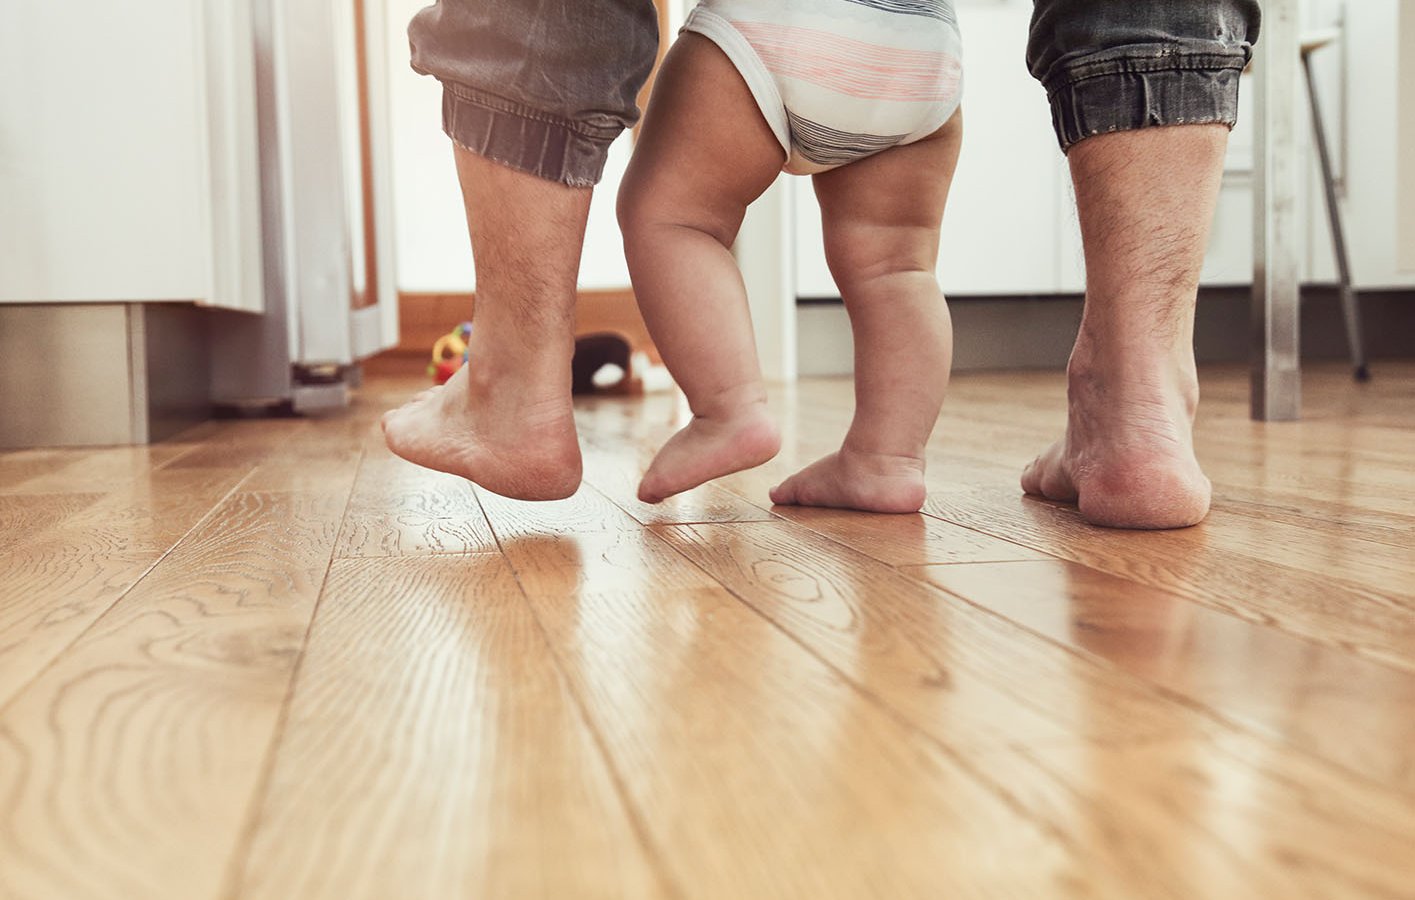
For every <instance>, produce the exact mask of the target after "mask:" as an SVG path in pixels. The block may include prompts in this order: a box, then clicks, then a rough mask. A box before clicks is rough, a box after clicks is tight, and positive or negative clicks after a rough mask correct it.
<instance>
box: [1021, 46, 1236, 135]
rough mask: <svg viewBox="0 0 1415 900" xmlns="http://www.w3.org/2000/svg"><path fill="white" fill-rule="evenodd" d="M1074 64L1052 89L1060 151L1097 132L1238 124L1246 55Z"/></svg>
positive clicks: (1162, 55) (1150, 55) (1152, 55)
mask: <svg viewBox="0 0 1415 900" xmlns="http://www.w3.org/2000/svg"><path fill="white" fill-rule="evenodd" d="M1107 56H1108V57H1109V58H1106V59H1098V60H1094V61H1083V62H1080V63H1078V64H1073V65H1071V66H1068V67H1067V69H1066V71H1065V73H1064V74H1063V75H1062V76H1061V77H1059V78H1056V79H1055V80H1054V83H1053V84H1048V85H1047V88H1048V90H1047V96H1048V99H1049V100H1050V101H1051V116H1052V124H1053V125H1054V126H1055V128H1056V136H1057V140H1058V141H1059V143H1060V144H1061V149H1062V151H1063V152H1064V151H1068V150H1070V149H1071V147H1072V146H1073V145H1074V144H1076V143H1077V142H1079V141H1083V140H1085V139H1086V138H1088V137H1094V136H1096V135H1098V134H1109V133H1111V132H1115V131H1129V130H1133V129H1136V128H1148V127H1151V126H1162V125H1201V124H1222V125H1226V126H1228V127H1229V128H1232V127H1233V125H1234V123H1235V122H1237V121H1238V77H1239V75H1240V74H1242V71H1243V66H1244V65H1245V64H1246V63H1247V55H1246V54H1245V53H1243V52H1241V51H1240V52H1236V53H1234V54H1233V55H1231V56H1230V55H1228V54H1214V53H1199V54H1184V53H1173V52H1171V53H1166V52H1164V51H1160V52H1159V53H1156V52H1154V51H1149V52H1147V53H1145V54H1143V55H1139V56H1123V55H1111V54H1107Z"/></svg>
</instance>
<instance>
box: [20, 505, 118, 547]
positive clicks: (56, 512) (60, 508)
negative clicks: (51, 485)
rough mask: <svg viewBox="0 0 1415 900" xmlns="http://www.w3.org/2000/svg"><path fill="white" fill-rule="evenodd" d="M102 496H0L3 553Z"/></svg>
mask: <svg viewBox="0 0 1415 900" xmlns="http://www.w3.org/2000/svg"><path fill="white" fill-rule="evenodd" d="M103 496H104V495H103V494H101V493H96V494H0V552H3V551H4V550H5V549H6V548H7V547H11V546H13V545H15V544H18V543H20V542H21V541H26V540H29V539H31V538H33V537H34V536H35V535H36V534H38V533H40V532H42V531H44V530H45V529H46V528H48V527H49V526H51V525H55V524H57V523H59V522H62V521H64V519H66V518H68V517H69V516H71V515H73V514H74V513H76V512H78V511H79V510H81V509H83V508H84V507H86V506H92V505H93V504H94V503H95V502H96V501H98V500H101V499H102V498H103Z"/></svg>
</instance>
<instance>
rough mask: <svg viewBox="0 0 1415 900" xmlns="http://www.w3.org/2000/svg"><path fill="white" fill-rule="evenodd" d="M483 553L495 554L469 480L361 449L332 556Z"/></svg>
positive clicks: (375, 450) (493, 540)
mask: <svg viewBox="0 0 1415 900" xmlns="http://www.w3.org/2000/svg"><path fill="white" fill-rule="evenodd" d="M488 551H490V552H495V551H496V538H495V536H494V535H493V534H492V531H491V527H490V526H489V525H488V524H487V521H486V516H485V515H483V514H482V509H481V504H480V503H479V502H478V501H477V497H476V494H475V493H474V492H473V490H472V485H471V483H470V482H468V481H467V480H466V479H464V478H457V477H456V476H453V475H447V474H444V473H442V472H433V471H430V470H428V469H423V468H420V467H418V466H415V465H413V464H412V463H409V462H405V461H403V460H401V459H399V458H397V457H396V456H393V455H392V454H391V453H389V452H388V451H387V450H386V449H383V448H369V449H367V450H366V451H365V455H364V458H363V461H362V463H361V464H360V465H359V474H358V478H357V480H356V481H355V483H354V492H353V496H352V497H351V498H350V500H349V510H348V513H347V515H346V516H345V517H344V529H343V531H342V533H341V534H340V535H339V546H338V549H337V551H336V554H337V555H338V556H341V557H371V556H414V555H420V554H436V553H484V552H488Z"/></svg>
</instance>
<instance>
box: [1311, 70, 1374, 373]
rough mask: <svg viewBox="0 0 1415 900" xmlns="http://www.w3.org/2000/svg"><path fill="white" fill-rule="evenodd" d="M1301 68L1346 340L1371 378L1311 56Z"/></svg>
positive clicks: (1356, 364)
mask: <svg viewBox="0 0 1415 900" xmlns="http://www.w3.org/2000/svg"><path fill="white" fill-rule="evenodd" d="M1302 71H1303V73H1304V74H1305V75H1306V78H1307V97H1308V99H1309V100H1310V102H1311V105H1312V131H1313V132H1314V134H1315V136H1316V141H1317V158H1318V160H1319V161H1320V162H1321V166H1322V187H1323V188H1325V193H1326V203H1327V219H1328V220H1329V221H1330V223H1331V243H1332V251H1333V254H1334V255H1335V256H1336V271H1337V275H1338V276H1339V277H1340V279H1341V283H1340V292H1341V312H1342V315H1343V316H1344V317H1345V319H1346V343H1347V346H1348V347H1350V349H1351V368H1352V370H1353V372H1354V373H1355V375H1356V380H1357V381H1368V380H1370V377H1371V371H1370V369H1368V368H1366V350H1365V342H1364V341H1362V339H1361V310H1360V308H1358V307H1357V305H1356V292H1355V291H1353V290H1352V288H1351V264H1350V262H1349V261H1348V259H1347V256H1346V234H1345V232H1343V231H1342V227H1341V213H1340V211H1339V210H1338V209H1337V205H1336V180H1335V178H1334V177H1333V175H1332V170H1331V152H1330V151H1329V150H1328V149H1327V130H1326V127H1325V126H1324V125H1323V124H1322V111H1321V106H1320V104H1319V103H1318V101H1317V85H1316V81H1315V80H1314V79H1313V78H1312V59H1311V57H1310V56H1309V55H1308V54H1306V53H1304V54H1302Z"/></svg>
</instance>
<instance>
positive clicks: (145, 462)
mask: <svg viewBox="0 0 1415 900" xmlns="http://www.w3.org/2000/svg"><path fill="white" fill-rule="evenodd" d="M189 450H190V448H188V447H183V446H174V445H170V444H154V445H152V446H148V447H102V448H98V449H92V450H88V449H85V450H59V451H54V453H55V454H56V456H55V457H53V458H54V459H57V460H58V461H60V464H59V465H57V466H54V467H50V466H47V465H45V466H41V467H40V468H39V471H37V472H36V473H35V474H33V475H32V477H29V478H25V479H22V480H17V481H15V482H13V483H11V484H8V485H0V493H6V494H55V493H62V492H74V493H95V492H102V491H108V490H112V489H113V488H114V487H116V486H118V485H121V484H124V483H127V482H130V481H132V480H133V479H137V478H142V477H144V476H146V475H148V474H149V473H151V472H152V471H153V470H155V469H160V468H162V467H163V466H165V465H167V464H169V463H171V462H173V461H174V460H176V459H178V458H180V457H181V456H183V455H184V454H186V453H187V452H188V451H189Z"/></svg>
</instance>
